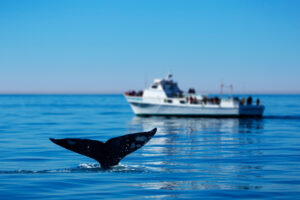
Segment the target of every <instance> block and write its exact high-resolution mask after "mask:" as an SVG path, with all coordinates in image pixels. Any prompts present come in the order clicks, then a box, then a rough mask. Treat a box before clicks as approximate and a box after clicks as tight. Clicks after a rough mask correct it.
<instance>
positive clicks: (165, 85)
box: [125, 74, 265, 117]
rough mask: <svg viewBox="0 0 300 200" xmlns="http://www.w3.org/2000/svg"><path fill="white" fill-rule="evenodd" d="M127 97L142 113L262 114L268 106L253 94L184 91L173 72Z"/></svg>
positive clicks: (251, 115) (221, 115)
mask: <svg viewBox="0 0 300 200" xmlns="http://www.w3.org/2000/svg"><path fill="white" fill-rule="evenodd" d="M125 98H126V99H127V101H128V102H129V104H130V106H131V108H132V110H133V112H134V113H135V114H136V115H139V116H152V115H156V116H157V115H159V116H197V117H262V115H263V112H264V108H265V107H264V106H263V105H261V104H260V101H259V99H257V100H256V102H253V101H252V97H248V98H247V100H245V99H244V98H243V99H239V98H238V97H234V98H232V97H227V98H220V97H208V96H204V95H197V94H196V93H195V90H194V89H190V90H189V92H188V93H186V94H185V93H183V92H182V91H181V90H180V89H179V87H178V85H177V83H176V82H174V81H173V80H172V75H170V74H169V75H168V76H167V77H166V78H163V79H155V80H154V82H153V84H152V85H151V86H150V87H149V88H147V89H145V90H144V91H140V92H137V93H136V92H134V91H131V92H126V93H125Z"/></svg>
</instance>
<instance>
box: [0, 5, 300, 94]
mask: <svg viewBox="0 0 300 200" xmlns="http://www.w3.org/2000/svg"><path fill="white" fill-rule="evenodd" d="M299 10H300V1H283V0H282V1H277V0H270V1H268V0H265V1H240V0H236V1H230V0H227V1H225V0H224V1H221V0H218V1H213V0H212V1H198V0H197V1H190V0H187V1H182V0H180V1H176V0H170V1H168V0H164V1H161V0H149V1H146V0H145V1H141V0H136V1H125V0H123V1H117V0H116V1H115V0H112V1H85V0H82V1H76V0H68V1H67V0H51V1H42V0H40V1H33V0H30V1H25V0H22V1H21V0H20V1H0V93H122V92H124V91H126V90H128V89H143V88H144V86H145V84H150V83H151V82H152V79H154V78H158V77H164V76H165V75H166V74H167V73H169V72H171V73H173V75H174V79H176V80H177V81H178V82H179V84H180V86H181V88H182V89H184V90H186V89H187V88H189V87H195V88H196V89H197V91H199V92H216V91H219V85H220V82H221V81H222V82H224V83H225V84H227V85H229V84H233V88H234V91H235V92H242V93H249V92H250V93H300V87H299V86H300V78H299V77H300V23H299V21H300V12H299Z"/></svg>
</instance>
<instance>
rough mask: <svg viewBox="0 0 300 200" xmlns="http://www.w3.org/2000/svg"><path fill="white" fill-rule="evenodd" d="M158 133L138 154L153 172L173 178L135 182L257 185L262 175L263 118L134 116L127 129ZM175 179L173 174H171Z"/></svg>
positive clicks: (220, 186)
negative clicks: (155, 129) (155, 131)
mask: <svg viewBox="0 0 300 200" xmlns="http://www.w3.org/2000/svg"><path fill="white" fill-rule="evenodd" d="M154 127H157V128H158V133H157V134H156V136H155V137H154V138H153V139H152V140H151V141H150V143H151V145H148V146H145V150H143V153H142V155H143V156H145V157H147V159H146V160H147V163H146V164H147V166H151V167H153V169H154V170H159V171H165V172H170V173H176V176H177V177H178V178H177V180H172V181H168V180H161V179H160V180H157V181H154V182H150V183H143V184H140V185H139V186H142V187H146V188H152V189H158V188H160V189H169V190H173V189H176V190H178V189H179V190H180V189H182V190H185V189H187V190H190V189H217V188H218V189H259V188H261V186H259V185H257V182H256V181H255V180H257V179H259V178H261V177H262V176H263V163H260V162H259V160H260V158H261V156H262V155H263V152H262V151H261V147H262V145H263V142H264V141H263V137H262V135H263V134H262V133H263V130H264V121H263V119H237V118H175V117H174V118H173V117H171V118H165V117H134V118H133V119H132V121H131V128H134V129H139V130H141V128H142V129H144V130H151V129H152V128H154ZM173 179H174V177H173Z"/></svg>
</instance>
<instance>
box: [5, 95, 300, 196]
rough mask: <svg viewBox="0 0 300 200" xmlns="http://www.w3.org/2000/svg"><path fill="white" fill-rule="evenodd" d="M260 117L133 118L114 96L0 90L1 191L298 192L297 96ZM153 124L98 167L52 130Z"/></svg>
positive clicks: (89, 131) (101, 136)
mask: <svg viewBox="0 0 300 200" xmlns="http://www.w3.org/2000/svg"><path fill="white" fill-rule="evenodd" d="M254 97H255V98H256V97H259V98H260V99H261V101H262V102H263V103H264V105H265V106H266V110H265V113H264V118H262V119H234V118H232V119H231V118H226V119H215V118H164V117H147V118H142V117H136V116H134V114H133V113H132V111H131V109H130V107H129V105H128V104H127V102H126V100H125V99H124V97H123V96H122V95H0V199H1V200H2V199H55V200H56V199H221V198H222V199H300V95H259V96H254ZM155 127H157V128H158V132H157V134H156V135H155V136H154V138H153V139H152V140H151V141H150V142H149V143H148V144H146V145H145V146H144V147H143V148H141V149H139V150H138V151H136V152H134V153H132V154H130V155H128V156H127V157H126V158H125V159H123V160H122V161H121V163H120V165H118V166H116V167H113V168H112V169H109V170H103V169H101V168H100V166H99V165H98V164H97V162H96V161H94V160H92V159H89V158H88V157H85V156H81V155H79V154H76V153H74V152H71V151H68V150H66V149H63V148H61V147H60V146H57V145H55V144H53V143H52V142H50V141H49V138H50V137H53V138H66V137H74V138H89V139H95V140H101V141H106V140H107V139H109V138H111V137H116V136H120V135H123V134H127V133H134V132H141V131H148V130H151V129H152V128H155Z"/></svg>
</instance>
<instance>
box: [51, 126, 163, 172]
mask: <svg viewBox="0 0 300 200" xmlns="http://www.w3.org/2000/svg"><path fill="white" fill-rule="evenodd" d="M156 131H157V129H156V128H154V129H152V130H151V131H148V132H140V133H132V134H127V135H123V136H119V137H114V138H111V139H109V140H107V141H106V142H105V143H103V142H101V141H97V140H89V139H76V138H65V139H54V138H49V139H50V140H51V141H52V142H53V143H55V144H57V145H59V146H62V147H64V148H66V149H68V150H70V151H74V152H76V153H79V154H81V155H84V156H88V157H90V158H92V159H94V160H96V161H98V162H99V163H100V164H101V167H103V168H109V167H111V166H114V165H117V164H118V163H119V162H120V161H121V160H122V159H123V158H124V157H125V156H127V155H128V154H130V153H132V152H134V151H136V150H138V149H139V148H141V147H142V146H144V145H145V144H146V143H147V142H148V141H149V140H150V139H151V138H152V137H153V136H154V135H155V133H156Z"/></svg>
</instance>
